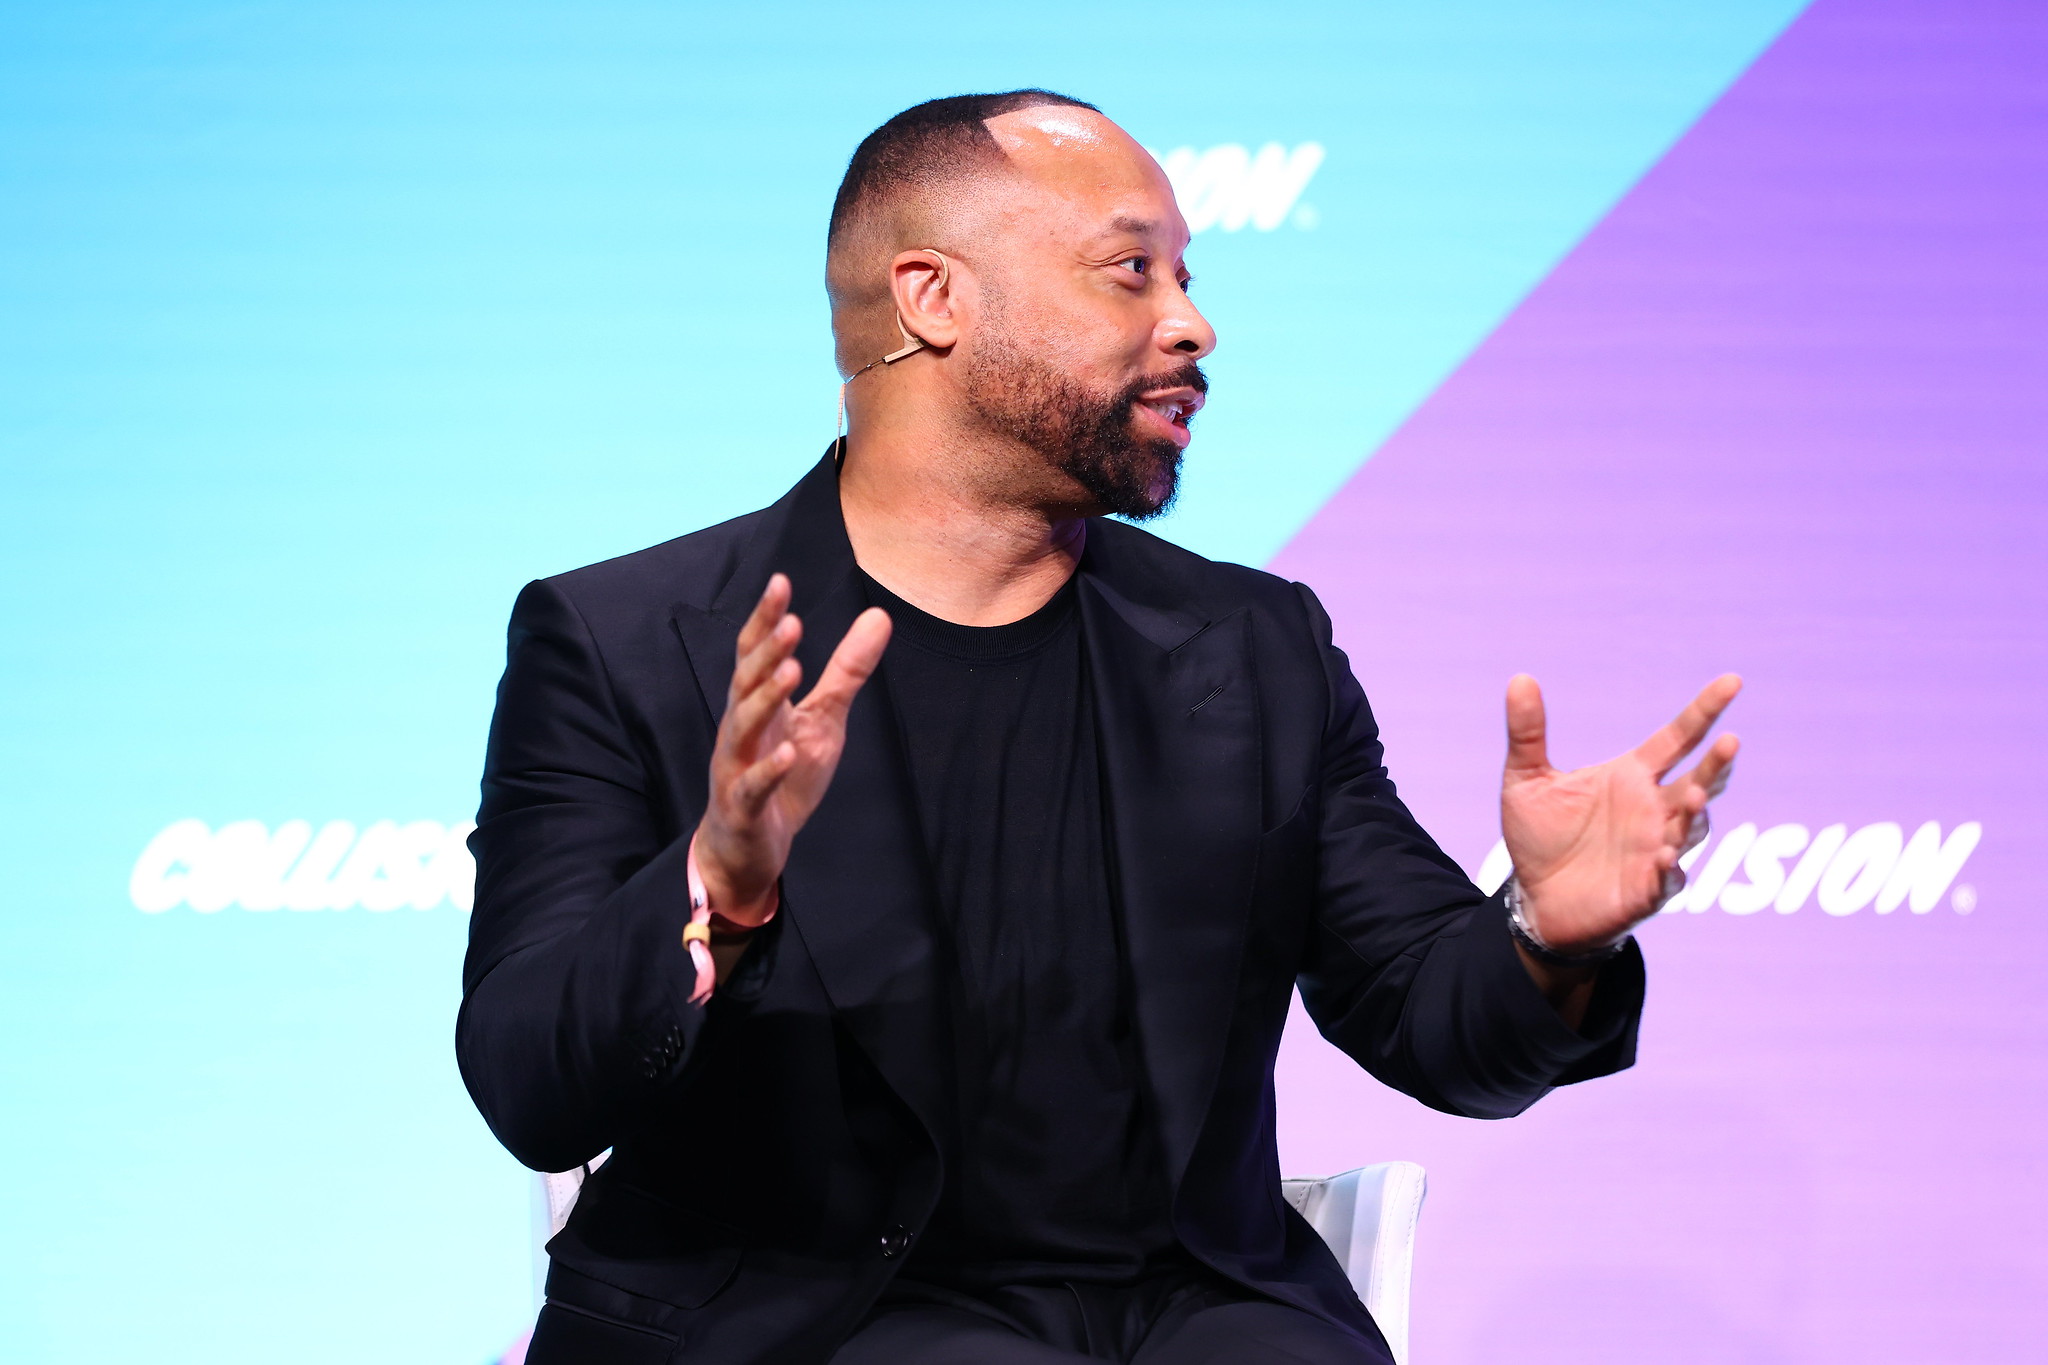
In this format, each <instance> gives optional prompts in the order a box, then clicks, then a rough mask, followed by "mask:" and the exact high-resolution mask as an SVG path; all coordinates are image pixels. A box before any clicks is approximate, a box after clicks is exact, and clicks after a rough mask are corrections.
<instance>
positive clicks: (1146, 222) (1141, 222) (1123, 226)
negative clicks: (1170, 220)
mask: <svg viewBox="0 0 2048 1365" xmlns="http://www.w3.org/2000/svg"><path fill="white" fill-rule="evenodd" d="M1109 230H1110V231H1111V232H1128V233H1131V234H1132V235H1134V236H1138V237H1143V236H1145V235H1146V234H1148V233H1152V232H1157V231H1158V230H1159V224H1157V223H1155V222H1153V221H1152V220H1151V219H1149V218H1132V217H1130V216H1129V215H1127V214H1118V215H1117V216H1116V217H1114V218H1112V219H1110V220H1109Z"/></svg>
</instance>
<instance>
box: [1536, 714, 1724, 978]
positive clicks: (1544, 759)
mask: <svg viewBox="0 0 2048 1365" xmlns="http://www.w3.org/2000/svg"><path fill="white" fill-rule="evenodd" d="M1741 690H1742V680H1741V679H1740V678H1738V677H1736V676H1735V675H1734V674H1732V673H1729V674H1724V675H1723V676H1721V677H1719V678H1716V679H1714V681H1712V682H1710V683H1708V684H1707V685H1706V687H1705V688H1703V689H1701V691H1700V694H1699V695H1698V696H1696V697H1694V698H1693V699H1692V704H1691V705H1689V706H1687V707H1686V708H1685V709H1684V710H1683V711H1681V712H1679V714H1678V716H1677V718H1676V719H1675V720H1673V721H1672V722H1671V723H1670V724H1669V725H1666V726H1664V727H1663V728H1662V729H1661V730H1659V731H1657V733H1655V734H1653V735H1651V736H1650V737H1649V738H1648V739H1646V740H1644V741H1643V742H1642V743H1641V744H1638V745H1637V746H1636V747H1635V748H1633V749H1631V750H1630V751H1629V752H1627V753H1625V754H1622V755H1621V756H1620V757H1618V758H1612V759H1609V760H1608V761H1607V762H1605V763H1600V764H1596V765H1594V766H1593V767H1590V768H1580V769H1577V770H1576V771H1574V772H1559V771H1558V770H1557V769H1555V768H1553V767H1551V766H1550V759H1549V757H1548V755H1547V753H1546V751H1545V746H1544V721H1543V694H1542V692H1540V691H1539V690H1538V689H1537V686H1536V680H1535V679H1534V678H1532V677H1530V676H1528V675H1527V674H1526V673H1524V674H1518V675H1516V676H1515V678H1514V679H1512V680H1511V681H1510V682H1509V683H1508V758H1507V772H1506V775H1505V777H1504V779H1503V781H1502V784H1501V795H1500V812H1501V835H1502V837H1503V838H1504V839H1506V841H1507V846H1508V853H1509V855H1510V856H1511V857H1512V858H1513V860H1514V865H1515V877H1516V879H1517V881H1518V882H1519V884H1520V887H1521V895H1522V914H1523V917H1524V919H1525V920H1526V921H1527V923H1528V925H1529V927H1530V928H1531V929H1532V930H1533V931H1534V933H1535V935H1536V937H1537V938H1538V939H1540V940H1541V941H1542V942H1543V943H1545V944H1546V945H1548V946H1549V947H1552V948H1554V949H1556V950H1557V951H1558V952H1560V953H1567V954H1579V953H1590V952H1594V951H1597V950H1598V949H1600V948H1602V947H1605V946H1606V945H1608V944H1610V943H1613V942H1615V941H1616V940H1617V939H1619V938H1621V937H1622V936H1623V935H1624V934H1626V933H1628V931H1629V930H1630V929H1632V928H1634V927H1635V925H1636V924H1638V923H1639V922H1641V921H1642V920H1644V919H1647V918H1648V917H1649V916H1651V915H1654V914H1655V913H1656V912H1657V910H1658V908H1659V907H1660V906H1662V905H1663V903H1664V902H1665V901H1666V900H1668V899H1670V897H1671V896H1672V895H1673V894H1674V893H1675V892H1676V891H1677V890H1678V888H1679V887H1681V886H1683V885H1684V883H1685V874H1684V873H1683V872H1681V871H1679V869H1678V859H1679V857H1680V855H1682V854H1683V853H1684V852H1685V851H1686V850H1687V849H1689V848H1691V847H1692V846H1693V845H1695V844H1697V843H1699V842H1700V840H1702V839H1704V838H1705V837H1706V830H1707V824H1706V810H1707V802H1709V801H1711V800H1712V799H1713V798H1714V797H1716V796H1718V795H1720V793H1721V789H1722V788H1723V787H1725V786H1726V785H1727V783H1728V774H1729V771H1730V769H1731V765H1732V764H1733V763H1734V761H1735V751H1736V749H1737V748H1738V747H1739V741H1737V739H1736V738H1735V736H1733V735H1726V734H1724V735H1722V736H1721V737H1720V738H1719V739H1717V740H1715V741H1714V743H1713V744H1712V745H1711V746H1709V747H1708V749H1707V752H1706V754H1705V756H1704V757H1702V758H1701V759H1700V761H1699V763H1698V764H1697V765H1696V766H1695V767H1694V768H1693V769H1692V771H1691V772H1689V773H1687V774H1686V775H1685V776H1684V777H1681V778H1679V779H1678V780H1676V781H1674V782H1670V783H1666V782H1664V780H1663V779H1664V775H1665V774H1666V773H1668V772H1670V771H1671V769H1672V768H1673V767H1675V766H1677V764H1678V761H1679V760H1680V759H1682V758H1684V757H1685V756H1686V755H1687V754H1688V753H1691V752H1692V750H1693V749H1694V748H1696V747H1697V746H1698V745H1699V742H1700V741H1701V740H1702V739H1704V738H1706V734H1707V731H1708V730H1710V729H1712V728H1713V725H1714V722H1715V720H1716V719H1718V718H1719V717H1720V715H1721V712H1722V711H1724V710H1726V709H1727V706H1728V703H1729V702H1731V701H1733V700H1735V694H1736V693H1737V692H1739V691H1741ZM1525 956H1526V955H1525ZM1532 970H1534V967H1533V966H1532ZM1548 975H1550V974H1548V973H1539V974H1538V979H1539V983H1540V984H1544V985H1546V986H1549V985H1551V984H1553V983H1551V982H1549V981H1547V980H1545V977H1547V976H1548ZM1555 984H1557V985H1560V986H1561V985H1564V984H1565V983H1564V982H1561V981H1560V982H1557V983H1555ZM1560 1003H1561V1002H1560ZM1567 1013H1568V1014H1569V1013H1573V1011H1567Z"/></svg>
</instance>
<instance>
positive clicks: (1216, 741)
mask: <svg viewBox="0 0 2048 1365" xmlns="http://www.w3.org/2000/svg"><path fill="white" fill-rule="evenodd" d="M1092 549H1093V547H1092V546H1091V552H1092ZM1083 567H1084V575H1085V576H1084V578H1083V590H1082V593H1081V609H1082V621H1083V628H1084V630H1085V632H1086V638H1087V647H1088V657H1089V665H1090V677H1091V681H1092V686H1093V688H1094V692H1095V697H1096V707H1097V723H1098V725H1099V726H1100V729H1101V748H1102V753H1103V766H1104V776H1105V779H1106V786H1107V791H1106V792H1105V801H1106V805H1107V808H1108V810H1109V823H1110V836H1111V838H1110V842H1111V847H1112V853H1113V858H1114V867H1115V885H1116V888H1117V891H1118V902H1119V906H1120V909H1121V912H1122V915H1123V923H1124V935H1125V941H1126V943H1127V944H1128V945H1129V953H1130V979H1131V990H1132V996H1133V1006H1134V1010H1135V1013H1136V1016H1137V1020H1138V1033H1139V1048H1140V1052H1141V1054H1142V1056H1143V1058H1144V1063H1145V1069H1146V1072H1147V1074H1148V1076H1149V1077H1150V1079H1151V1082H1152V1091H1153V1101H1154V1103H1155V1105H1156V1106H1157V1108H1158V1112H1159V1119H1160V1130H1161V1135H1162V1138H1163V1140H1164V1143H1165V1147H1166V1155H1167V1162H1168V1166H1167V1169H1168V1172H1169V1174H1170V1175H1171V1177H1172V1179H1173V1181H1174V1183H1175V1185H1176V1187H1177V1186H1178V1184H1179V1181H1180V1177H1181V1174H1182V1172H1184V1171H1185V1170H1186V1169H1187V1163H1188V1158H1189V1156H1190V1155H1191V1154H1192V1152H1193V1150H1194V1145H1195V1141H1196V1139H1197V1138H1198V1137H1199V1136H1200V1134H1201V1128H1202V1121H1203V1118H1204V1117H1205V1115H1206V1114H1207V1112H1208V1108H1209V1103H1210V1099H1211V1096H1212V1092H1213V1090H1214V1088H1215V1083H1216V1077H1217V1074H1218V1070H1219V1068H1220V1065H1221V1062H1222V1057H1223V1049H1224V1046H1225V1042H1226V1039H1227V1035H1228V1032H1229V1026H1230V1020H1231V1016H1232V1014H1233V1012H1234V1006H1235V1001H1236V995H1237V985H1238V972H1239V968H1240V965H1241V962H1242V957H1243V947H1244V936H1245V929H1246V917H1247V915H1248V914H1249V911H1250V905H1251V898H1252V890H1253V880H1252V879H1253V874H1254V872H1255V861H1256V856H1257V844H1258V834H1259V780H1260V770H1259V765H1260V755H1259V726H1258V697H1257V688H1256V681H1255V675H1254V673H1253V669H1252V656H1251V621H1250V617H1249V615H1248V614H1247V613H1245V612H1243V611H1239V612H1235V613H1232V614H1230V615H1227V616H1224V617H1222V618H1221V619H1220V620H1215V621H1206V622H1205V621H1201V620H1199V619H1193V618H1190V617H1188V616H1186V615H1184V614H1182V613H1180V612H1176V611H1173V610H1170V609H1164V608H1160V607H1155V606H1148V605H1145V604H1143V603H1142V602H1140V601H1138V600H1135V599H1134V598H1133V597H1131V596H1126V595H1124V594H1123V593H1122V592H1120V591H1119V590H1118V588H1117V587H1116V586H1114V585H1113V582H1112V579H1113V578H1114V575H1113V574H1110V575H1104V574H1097V573H1090V572H1087V569H1088V563H1087V562H1086V561H1084V566H1083Z"/></svg>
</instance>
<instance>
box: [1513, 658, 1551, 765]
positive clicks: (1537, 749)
mask: <svg viewBox="0 0 2048 1365" xmlns="http://www.w3.org/2000/svg"><path fill="white" fill-rule="evenodd" d="M1543 733H1544V727H1543V689H1542V688H1540V687H1538V686H1537V685H1536V680H1535V679H1534V678H1532V677H1530V676H1529V675H1528V674H1527V673H1517V674H1515V676H1514V677H1512V678H1510V679H1508V761H1507V775H1508V777H1510V778H1515V777H1535V776H1539V775H1540V774H1543V773H1547V772H1549V771H1550V755H1549V753H1548V751H1547V750H1546V749H1545V747H1544V743H1543Z"/></svg>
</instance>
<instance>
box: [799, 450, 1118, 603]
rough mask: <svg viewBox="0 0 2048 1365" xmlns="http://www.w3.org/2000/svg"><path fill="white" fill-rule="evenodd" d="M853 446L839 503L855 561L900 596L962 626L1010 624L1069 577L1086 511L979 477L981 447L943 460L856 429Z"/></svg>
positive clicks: (1083, 531)
mask: <svg viewBox="0 0 2048 1365" xmlns="http://www.w3.org/2000/svg"><path fill="white" fill-rule="evenodd" d="M848 444H849V453H848V456H847V460H846V465H845V467H844V468H843V469H842V470H841V471H840V476H839V506H840V509H841V511H842V512H843V513H844V515H845V517H846V534H847V537H848V539H850V540H851V541H852V542H853V557H854V560H855V562H856V563H858V564H859V565H860V567H861V568H862V569H864V570H866V571H867V573H868V574H869V575H870V576H872V577H873V578H874V579H875V580H876V581H877V582H879V583H880V584H881V585H882V586H883V587H885V588H887V589H888V590H889V591H891V592H893V593H895V594H896V595H897V596H898V597H901V598H902V599H903V600H904V601H906V602H909V603H911V604H912V605H913V606H915V607H917V608H919V609H920V610H923V611H928V612H930V613H931V614H932V615H934V616H936V617H938V618H940V619H941V620H945V621H951V622H953V623H955V624H956V625H963V626H1000V625H1007V624H1009V623H1010V622H1012V621H1021V620H1023V619H1024V618H1025V617H1027V616H1029V615H1030V614H1031V613H1032V612H1034V611H1037V610H1038V609H1039V608H1040V607H1042V606H1044V605H1045V604H1046V603H1047V602H1049V601H1051V600H1052V597H1053V594H1054V593H1057V592H1058V591H1059V590H1060V588H1061V587H1062V586H1063V585H1064V584H1065V583H1066V581H1067V580H1068V579H1069V578H1071V577H1072V576H1073V573H1074V568H1075V566H1076V565H1077V564H1079V563H1080V559H1081V550H1082V547H1083V545H1084V544H1085V543H1086V540H1087V521H1086V519H1085V518H1083V517H1081V516H1078V515H1059V514H1057V513H1054V512H1051V511H1048V510H1047V509H1046V508H1044V507H1040V506H1036V505H1033V504H1032V503H1031V502H1030V501H1028V500H1026V499H1023V498H1019V497H1016V496H1014V495H1009V494H1011V493H1012V490H1005V489H1003V488H1002V487H1001V486H1000V485H999V484H998V483H997V482H996V481H993V480H989V479H986V478H978V477H976V472H977V468H978V467H984V466H983V465H982V462H981V461H979V460H977V459H976V458H975V453H970V452H964V451H958V450H957V448H956V452H955V455H954V457H953V458H951V459H947V458H945V457H943V456H941V455H940V454H939V453H938V452H935V451H927V450H920V449H917V448H915V447H914V446H912V445H909V444H907V443H903V442H900V441H889V442H887V443H886V444H884V443H877V442H869V443H865V444H864V443H862V441H861V439H860V437H859V436H858V434H856V435H855V436H854V437H853V438H852V439H851V440H849V443H848ZM918 444H922V443H918Z"/></svg>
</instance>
